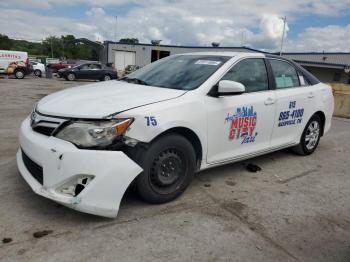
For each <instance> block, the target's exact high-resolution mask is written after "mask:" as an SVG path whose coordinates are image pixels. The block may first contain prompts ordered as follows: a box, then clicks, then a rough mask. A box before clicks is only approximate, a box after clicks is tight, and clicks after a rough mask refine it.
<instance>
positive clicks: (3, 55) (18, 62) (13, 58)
mask: <svg viewBox="0 0 350 262" xmlns="http://www.w3.org/2000/svg"><path fill="white" fill-rule="evenodd" d="M32 71H33V68H32V66H31V65H30V64H29V59H28V53H27V52H19V51H10V50H0V74H7V75H14V76H15V77H16V78H17V79H23V78H24V76H25V75H28V74H30V73H31V72H32Z"/></svg>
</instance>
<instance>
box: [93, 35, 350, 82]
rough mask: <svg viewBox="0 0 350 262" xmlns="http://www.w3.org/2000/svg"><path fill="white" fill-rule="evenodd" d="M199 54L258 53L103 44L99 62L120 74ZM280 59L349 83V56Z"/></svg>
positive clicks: (320, 76) (243, 49)
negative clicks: (161, 60)
mask: <svg viewBox="0 0 350 262" xmlns="http://www.w3.org/2000/svg"><path fill="white" fill-rule="evenodd" d="M201 51H202V52H206V51H211V52H213V51H214V52H215V51H218V52H219V51H234V52H262V51H260V50H256V49H252V48H248V47H218V46H216V47H211V46H208V47H200V46H173V45H159V46H158V45H152V44H123V43H117V42H111V41H106V42H104V44H103V45H101V49H100V60H101V62H103V63H106V64H107V63H109V64H114V65H115V67H116V68H117V70H120V71H122V70H124V69H125V67H126V66H127V65H138V66H145V65H147V64H149V63H151V62H154V61H156V60H157V59H158V58H163V57H166V56H169V55H174V54H181V53H190V52H201ZM264 53H265V52H264ZM283 57H285V58H288V59H291V60H294V61H295V62H297V63H299V64H300V65H302V66H303V67H305V68H306V69H307V70H308V71H310V72H311V73H313V74H314V75H315V76H316V77H317V78H318V79H320V80H321V81H322V82H326V83H331V82H335V83H350V76H349V70H350V53H312V52H311V53H284V54H283Z"/></svg>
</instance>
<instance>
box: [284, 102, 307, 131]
mask: <svg viewBox="0 0 350 262" xmlns="http://www.w3.org/2000/svg"><path fill="white" fill-rule="evenodd" d="M303 115H304V108H296V101H291V102H289V110H286V111H282V112H280V115H279V118H278V126H279V127H282V126H290V125H296V124H300V123H301V122H302V121H303Z"/></svg>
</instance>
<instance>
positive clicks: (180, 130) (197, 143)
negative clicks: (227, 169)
mask: <svg viewBox="0 0 350 262" xmlns="http://www.w3.org/2000/svg"><path fill="white" fill-rule="evenodd" d="M168 134H178V135H181V136H183V137H185V138H186V139H187V140H188V141H189V142H190V143H191V144H192V146H193V148H194V151H195V152H196V162H197V166H196V169H197V170H199V168H200V166H201V162H202V158H203V147H202V143H201V140H200V139H199V136H198V135H197V134H196V133H195V132H194V131H193V130H191V129H189V128H187V127H181V126H179V127H172V128H170V129H168V130H166V131H164V132H162V133H160V134H158V135H157V136H156V137H154V138H153V139H152V141H151V142H150V143H153V142H154V141H155V140H157V139H159V138H161V137H163V136H165V135H168Z"/></svg>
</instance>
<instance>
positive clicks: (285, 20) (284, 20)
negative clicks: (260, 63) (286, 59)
mask: <svg viewBox="0 0 350 262" xmlns="http://www.w3.org/2000/svg"><path fill="white" fill-rule="evenodd" d="M281 19H282V20H283V33H282V39H281V49H280V56H282V49H283V41H284V34H285V31H286V23H287V17H286V16H285V17H281Z"/></svg>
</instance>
